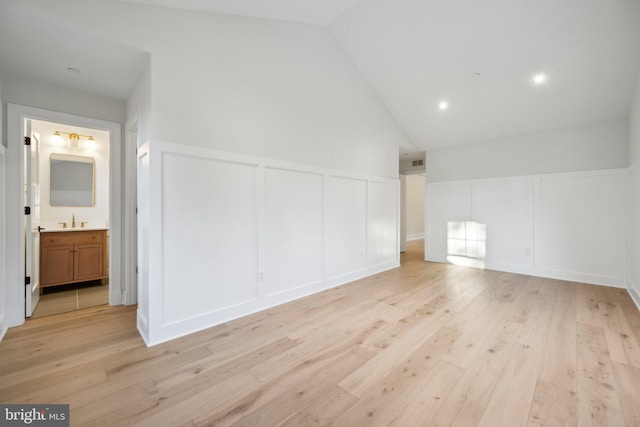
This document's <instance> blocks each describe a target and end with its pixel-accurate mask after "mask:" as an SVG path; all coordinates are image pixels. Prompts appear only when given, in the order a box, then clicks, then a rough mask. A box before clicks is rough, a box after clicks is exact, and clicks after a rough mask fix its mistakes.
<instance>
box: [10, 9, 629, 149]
mask: <svg viewBox="0 0 640 427" xmlns="http://www.w3.org/2000/svg"><path fill="white" fill-rule="evenodd" d="M123 1H128V2H131V3H144V4H148V5H158V6H163V7H172V8H181V9H191V10H203V11H208V12H217V13H225V14H238V15H246V16H252V17H262V18H272V19H280V20H289V21H297V22H305V23H315V24H322V25H326V24H329V25H328V29H329V31H331V32H332V33H333V34H334V36H335V37H336V39H337V40H338V42H339V43H340V45H342V47H343V48H344V50H345V51H346V53H347V54H348V56H349V57H350V58H351V60H352V61H353V62H354V63H355V64H356V65H357V67H358V68H359V69H360V70H361V72H362V73H363V75H364V77H365V78H366V79H367V80H368V81H369V82H370V83H371V85H372V87H373V88H374V90H375V91H376V92H377V93H378V94H379V96H380V98H381V99H382V100H383V102H384V103H385V104H386V106H387V108H388V109H389V110H390V111H391V113H392V114H393V115H394V116H395V117H396V119H397V120H398V122H399V123H400V125H401V126H402V127H403V128H404V130H405V131H406V133H407V134H408V135H409V137H410V138H411V139H412V141H413V142H414V143H415V144H416V146H417V147H418V150H420V149H425V148H434V147H441V146H446V145H454V144H463V143H470V142H476V141H483V140H491V139H497V138H507V137H510V136H514V135H522V134H528V133H532V132H537V131H544V130H550V129H555V128H562V127H568V126H574V125H577V124H581V123H586V122H593V121H598V120H606V119H610V118H615V117H623V116H626V115H627V114H628V112H629V109H630V103H631V97H632V94H633V88H634V85H635V81H636V79H637V76H638V69H639V67H640V0H536V1H531V0H483V1H478V0H428V1H426V0H123ZM24 3H25V2H21V1H18V0H0V66H2V67H3V68H6V69H9V71H12V72H13V73H16V74H24V75H27V76H30V77H33V78H36V79H39V80H45V81H51V82H53V83H57V84H61V85H64V86H68V87H72V88H75V89H79V90H84V91H88V92H92V93H97V94H100V95H104V96H109V97H113V98H117V99H126V98H127V97H128V95H129V94H130V93H131V90H132V88H133V87H134V85H135V82H136V80H137V78H138V76H139V74H140V71H141V70H142V68H143V67H144V64H145V62H146V61H148V55H147V54H146V53H145V52H142V51H140V50H138V49H134V48H132V47H129V46H125V45H123V44H121V43H117V42H114V41H110V40H103V39H99V38H96V37H95V36H93V35H90V34H86V32H81V31H80V30H78V29H76V28H74V27H72V26H68V24H63V23H62V22H61V20H60V19H59V18H54V17H51V16H50V15H47V14H46V13H39V12H38V11H37V9H32V8H28V6H26V5H24ZM87 7H88V6H87ZM25 22H27V23H29V25H28V28H27V29H25V25H24V23H25ZM68 67H74V68H78V69H80V70H81V71H82V74H81V75H79V76H78V75H74V74H73V73H70V72H68V71H66V69H67V68H68ZM536 72H545V73H547V74H548V76H549V81H548V83H547V84H546V85H544V86H542V87H533V86H532V85H531V84H530V81H529V79H530V77H531V76H532V74H533V73H536ZM475 73H479V74H480V76H479V77H473V75H474V74H475ZM442 99H447V100H448V101H449V102H450V108H449V110H447V111H446V112H441V111H439V110H438V108H437V105H438V102H439V101H440V100H442Z"/></svg>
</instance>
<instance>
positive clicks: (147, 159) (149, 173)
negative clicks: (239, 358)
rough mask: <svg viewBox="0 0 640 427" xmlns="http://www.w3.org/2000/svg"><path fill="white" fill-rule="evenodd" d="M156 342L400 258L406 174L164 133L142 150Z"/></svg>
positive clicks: (143, 277) (146, 257)
mask: <svg viewBox="0 0 640 427" xmlns="http://www.w3.org/2000/svg"><path fill="white" fill-rule="evenodd" d="M138 173H139V180H138V183H139V188H140V191H139V201H138V207H139V233H140V234H139V236H138V243H139V247H140V251H141V252H140V260H141V263H140V265H139V268H140V272H139V274H140V286H141V289H140V294H139V301H138V304H139V307H138V328H139V329H140V332H141V334H142V335H143V337H144V339H145V341H146V342H147V344H149V345H153V344H157V343H160V342H163V341H166V340H169V339H172V338H176V337H179V336H182V335H185V334H188V333H191V332H195V331H197V330H201V329H204V328H208V327H210V326H213V325H216V324H219V323H222V322H225V321H228V320H230V319H233V318H237V317H240V316H243V315H246V314H249V313H253V312H255V311H259V310H262V309H264V308H267V307H271V306H274V305H277V304H281V303H283V302H286V301H290V300H293V299H296V298H299V297H302V296H305V295H309V294H312V293H315V292H318V291H321V290H324V289H327V288H330V287H333V286H336V285H339V284H343V283H346V282H348V281H351V280H354V279H358V278H361V277H365V276H368V275H371V274H374V273H377V272H381V271H384V270H387V269H390V268H394V267H397V266H398V265H399V237H398V236H399V230H398V224H399V221H398V215H399V181H398V180H394V179H387V178H379V177H370V176H359V175H352V174H349V173H344V172H339V171H331V170H322V169H317V168H313V167H307V166H304V165H298V164H289V163H284V162H279V161H273V160H269V159H263V158H256V157H251V156H243V155H237V154H230V153H222V152H218V151H213V150H209V149H204V148H200V147H193V146H187V145H178V144H173V143H167V142H160V141H152V142H150V143H147V144H145V145H144V146H143V147H142V148H141V149H140V150H139V151H138Z"/></svg>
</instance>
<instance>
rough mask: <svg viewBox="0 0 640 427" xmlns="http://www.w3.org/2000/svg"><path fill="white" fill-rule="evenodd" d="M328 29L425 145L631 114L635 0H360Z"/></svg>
mask: <svg viewBox="0 0 640 427" xmlns="http://www.w3.org/2000/svg"><path fill="white" fill-rule="evenodd" d="M331 29H332V31H333V33H334V34H335V36H336V37H337V38H338V40H339V41H340V43H341V44H342V46H343V47H344V48H345V50H346V51H347V53H348V55H349V56H350V57H351V59H352V60H353V61H355V63H356V64H357V65H358V67H359V68H360V70H361V71H362V72H363V73H364V75H365V76H366V78H367V79H368V80H369V81H370V83H371V84H372V85H373V87H374V88H375V89H376V91H377V92H378V93H379V94H380V96H381V98H382V99H383V101H384V102H385V104H386V105H387V107H388V108H389V109H390V111H391V112H392V113H393V114H394V115H395V117H396V118H397V119H398V121H399V122H400V124H401V125H402V127H403V128H404V129H405V131H406V132H407V134H408V135H409V137H410V138H411V139H412V140H413V141H414V143H416V144H417V145H419V146H422V147H428V148H433V147H439V146H445V145H452V144H462V143H469V142H475V141H483V140H491V139H497V138H504V137H509V136H514V135H521V134H527V133H532V132H536V131H542V130H550V129H555V128H561V127H568V126H573V125H576V124H580V123H585V122H592V121H598V120H604V119H609V118H614V117H623V116H626V115H627V114H628V112H629V109H630V104H631V99H632V95H633V88H634V87H635V82H636V79H637V78H638V68H639V65H640V1H637V0H606V1H602V0H536V1H531V0H484V1H477V0H429V1H416V0H362V1H359V2H358V3H357V4H356V5H355V7H353V8H352V9H350V10H349V11H348V12H347V13H346V14H344V15H343V16H341V17H339V18H338V19H337V20H336V21H335V22H334V23H333V24H332V25H331ZM538 72H545V73H547V74H548V76H549V81H548V83H547V84H546V85H544V86H543V87H533V86H532V85H531V84H530V78H531V76H532V75H533V74H534V73H538ZM474 73H479V74H480V76H479V77H473V75H474ZM442 99H446V100H448V101H449V104H450V107H449V109H448V110H447V111H446V112H442V111H440V110H439V109H438V103H439V101H440V100H442Z"/></svg>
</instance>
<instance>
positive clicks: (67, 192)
mask: <svg viewBox="0 0 640 427" xmlns="http://www.w3.org/2000/svg"><path fill="white" fill-rule="evenodd" d="M50 185H51V199H50V200H51V202H50V203H51V206H93V205H94V203H95V194H94V188H95V160H94V159H93V158H92V157H83V156H71V155H68V154H56V153H54V154H51V180H50Z"/></svg>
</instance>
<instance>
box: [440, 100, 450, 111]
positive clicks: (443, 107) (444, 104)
mask: <svg viewBox="0 0 640 427" xmlns="http://www.w3.org/2000/svg"><path fill="white" fill-rule="evenodd" d="M438 108H439V109H440V111H445V110H446V109H447V108H449V102H447V101H440V103H439V104H438Z"/></svg>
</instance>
